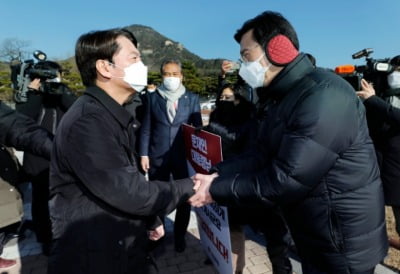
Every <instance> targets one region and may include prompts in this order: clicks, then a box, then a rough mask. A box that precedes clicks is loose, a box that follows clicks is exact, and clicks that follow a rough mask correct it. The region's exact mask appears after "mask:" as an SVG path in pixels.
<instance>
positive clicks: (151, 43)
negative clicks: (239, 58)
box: [126, 25, 222, 75]
mask: <svg viewBox="0 0 400 274" xmlns="http://www.w3.org/2000/svg"><path fill="white" fill-rule="evenodd" d="M126 29H128V30H129V31H130V32H132V33H133V34H134V35H135V37H136V39H137V40H138V42H139V44H138V48H139V50H140V52H141V54H142V59H143V63H145V64H146V65H147V66H148V67H149V70H150V71H157V72H158V71H159V69H160V65H161V63H162V62H163V60H165V59H167V58H176V59H179V60H181V61H189V62H191V63H193V64H194V65H195V67H196V68H197V69H198V72H199V73H200V74H203V75H204V74H216V73H218V72H219V70H220V64H221V61H222V60H220V59H202V58H200V57H199V56H197V55H196V54H194V53H192V52H190V51H189V50H187V49H186V48H185V47H184V46H183V45H182V44H181V43H179V42H177V41H174V40H172V39H170V38H168V37H165V36H164V35H162V34H160V33H158V32H157V31H155V30H154V29H152V28H151V27H147V26H143V25H131V26H128V27H126Z"/></svg>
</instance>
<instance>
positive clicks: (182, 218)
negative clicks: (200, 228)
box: [149, 165, 192, 245]
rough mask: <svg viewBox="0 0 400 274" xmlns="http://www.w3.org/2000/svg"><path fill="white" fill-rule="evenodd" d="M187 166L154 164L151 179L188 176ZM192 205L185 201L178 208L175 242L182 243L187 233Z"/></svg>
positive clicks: (172, 178) (150, 173)
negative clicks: (157, 165) (175, 166)
mask: <svg viewBox="0 0 400 274" xmlns="http://www.w3.org/2000/svg"><path fill="white" fill-rule="evenodd" d="M187 177H188V174H187V167H186V165H185V166H184V167H181V168H174V167H171V166H169V165H163V166H160V167H155V166H152V167H151V168H150V170H149V179H150V180H160V181H170V180H174V179H175V180H178V179H183V178H187ZM191 209H192V208H191V205H190V204H189V203H183V204H181V205H179V206H178V207H177V208H176V212H175V222H174V239H175V244H178V245H179V244H181V243H182V242H183V241H184V239H185V235H186V231H187V228H188V225H189V221H190V211H191ZM161 219H163V218H161Z"/></svg>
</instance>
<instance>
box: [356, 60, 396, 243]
mask: <svg viewBox="0 0 400 274" xmlns="http://www.w3.org/2000/svg"><path fill="white" fill-rule="evenodd" d="M390 65H392V66H393V68H394V69H393V71H392V72H391V73H389V74H388V75H387V83H386V84H385V85H383V87H382V88H381V89H382V90H377V94H378V95H377V94H376V92H375V89H374V87H373V85H372V84H370V83H368V82H367V81H366V80H365V79H362V80H361V90H360V91H358V92H357V95H358V96H359V97H360V98H362V99H364V105H365V107H366V109H367V121H368V127H369V131H370V135H371V138H372V140H373V142H374V145H375V149H376V154H377V157H378V161H379V165H380V170H381V178H382V181H383V188H384V193H385V203H386V205H389V206H391V207H392V210H393V214H394V217H395V223H396V231H397V234H398V235H400V55H398V56H396V57H394V58H392V59H391V60H390ZM389 243H390V245H391V246H392V247H394V248H397V249H400V238H399V237H397V238H389Z"/></svg>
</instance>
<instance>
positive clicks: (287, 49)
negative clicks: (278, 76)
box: [265, 34, 299, 66]
mask: <svg viewBox="0 0 400 274" xmlns="http://www.w3.org/2000/svg"><path fill="white" fill-rule="evenodd" d="M265 52H266V55H267V58H268V60H269V61H270V62H271V63H272V64H273V65H276V66H285V65H287V64H289V63H290V62H292V61H293V60H294V59H295V58H296V57H297V56H298V55H299V51H298V50H297V49H296V47H295V46H294V45H293V43H292V42H291V41H290V39H289V38H288V37H287V36H285V35H283V34H278V35H275V36H274V37H272V38H271V39H270V40H269V41H268V43H267V46H266V49H265Z"/></svg>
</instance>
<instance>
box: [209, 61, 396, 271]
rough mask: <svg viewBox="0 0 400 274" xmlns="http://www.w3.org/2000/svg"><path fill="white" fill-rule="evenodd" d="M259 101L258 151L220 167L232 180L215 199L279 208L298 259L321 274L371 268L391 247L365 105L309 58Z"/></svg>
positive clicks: (215, 187) (219, 182) (217, 189)
mask: <svg viewBox="0 0 400 274" xmlns="http://www.w3.org/2000/svg"><path fill="white" fill-rule="evenodd" d="M258 95H259V96H260V100H261V102H262V103H263V107H262V109H263V112H262V115H263V117H262V122H261V125H260V128H259V135H258V142H259V145H258V149H257V151H254V152H250V153H248V154H247V155H243V157H241V158H240V159H236V160H232V161H227V162H223V163H221V164H220V165H218V166H217V167H216V169H217V170H220V171H221V173H226V171H227V170H231V172H230V174H231V175H230V176H220V177H218V178H216V180H215V181H214V183H213V184H212V186H211V188H210V192H211V195H212V197H213V198H214V200H215V201H217V202H218V203H220V204H223V205H228V206H229V205H231V204H237V203H242V204H243V205H249V204H253V205H254V204H256V205H259V206H266V207H271V206H275V205H280V206H281V207H282V209H283V210H284V214H285V217H286V220H287V222H288V225H289V227H290V229H291V232H292V236H293V238H294V240H295V243H296V246H297V249H298V251H299V255H300V256H301V257H302V258H305V259H307V260H309V261H310V262H312V263H313V264H314V265H315V266H316V267H319V268H320V269H321V270H324V271H326V272H329V273H352V272H355V271H365V270H368V269H371V268H372V267H374V266H375V265H376V264H378V263H379V262H380V261H381V260H382V259H383V258H384V256H385V255H386V253H387V249H388V244H387V237H386V227H385V212H384V199H383V191H382V184H381V181H380V178H379V169H378V165H377V161H376V157H375V152H374V148H373V144H372V142H371V139H370V137H369V135H368V128H367V124H366V119H365V110H364V107H363V104H362V103H361V101H360V100H359V99H358V98H357V97H356V95H355V93H354V91H353V90H352V88H351V87H350V86H349V85H348V84H347V83H346V82H345V81H343V80H342V79H340V78H339V77H338V76H336V75H334V74H333V73H331V72H328V71H324V70H322V69H314V68H313V67H312V65H311V63H310V62H309V60H308V59H307V57H305V56H304V55H303V54H301V55H300V56H298V57H297V58H296V59H295V60H294V61H293V62H292V63H291V64H290V65H288V66H287V67H286V68H284V70H282V71H281V72H280V74H279V75H278V76H277V77H276V78H275V79H274V80H273V81H272V83H271V84H270V85H269V87H268V90H259V93H258ZM232 171H235V172H234V173H235V174H232ZM260 212H262V211H260Z"/></svg>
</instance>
